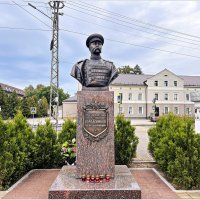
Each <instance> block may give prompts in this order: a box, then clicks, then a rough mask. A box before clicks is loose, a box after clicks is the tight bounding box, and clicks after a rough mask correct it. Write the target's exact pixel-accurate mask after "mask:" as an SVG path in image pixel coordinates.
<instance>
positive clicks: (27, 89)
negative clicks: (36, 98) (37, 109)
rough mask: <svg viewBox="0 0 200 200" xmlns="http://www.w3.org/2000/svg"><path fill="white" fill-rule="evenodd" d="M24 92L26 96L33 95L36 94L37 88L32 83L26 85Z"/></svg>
mask: <svg viewBox="0 0 200 200" xmlns="http://www.w3.org/2000/svg"><path fill="white" fill-rule="evenodd" d="M24 92H25V96H27V97H31V96H33V95H35V89H34V87H33V86H32V85H29V86H28V87H25V89H24Z"/></svg>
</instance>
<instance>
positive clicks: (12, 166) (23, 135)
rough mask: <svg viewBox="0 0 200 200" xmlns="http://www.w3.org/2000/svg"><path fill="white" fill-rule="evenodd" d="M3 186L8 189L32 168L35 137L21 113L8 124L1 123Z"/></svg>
mask: <svg viewBox="0 0 200 200" xmlns="http://www.w3.org/2000/svg"><path fill="white" fill-rule="evenodd" d="M0 127H1V128H0V129H1V130H0V134H1V142H0V143H1V145H0V146H1V153H0V155H1V156H0V163H1V164H0V165H1V167H0V168H1V175H3V178H2V179H1V181H2V186H3V187H5V188H6V187H7V186H9V185H11V184H13V183H14V182H16V181H17V180H18V179H19V178H21V177H22V176H23V175H24V174H25V173H26V172H27V171H29V170H30V169H31V168H32V164H33V162H32V160H31V156H32V153H33V149H32V146H33V141H34V135H33V133H32V129H31V128H30V127H29V125H28V124H27V121H26V119H25V118H24V117H23V115H22V113H21V112H19V111H18V112H17V115H16V116H15V117H14V119H13V120H12V121H9V122H8V123H7V124H5V123H3V122H2V121H1V122H0Z"/></svg>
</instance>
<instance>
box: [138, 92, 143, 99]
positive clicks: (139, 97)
mask: <svg viewBox="0 0 200 200" xmlns="http://www.w3.org/2000/svg"><path fill="white" fill-rule="evenodd" d="M138 100H139V101H142V93H139V94H138Z"/></svg>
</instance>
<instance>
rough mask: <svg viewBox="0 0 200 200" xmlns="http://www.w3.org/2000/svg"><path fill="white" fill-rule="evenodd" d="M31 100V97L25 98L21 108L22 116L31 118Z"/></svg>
mask: <svg viewBox="0 0 200 200" xmlns="http://www.w3.org/2000/svg"><path fill="white" fill-rule="evenodd" d="M29 98H31V97H25V98H24V99H23V100H22V107H21V110H22V114H23V115H24V116H25V117H30V114H31V113H30V106H29V101H28V99H29Z"/></svg>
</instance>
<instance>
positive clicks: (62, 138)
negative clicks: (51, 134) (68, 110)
mask: <svg viewBox="0 0 200 200" xmlns="http://www.w3.org/2000/svg"><path fill="white" fill-rule="evenodd" d="M73 138H76V122H74V121H73V120H72V119H69V118H68V119H67V120H66V121H65V123H64V124H63V126H62V130H61V132H60V133H59V135H58V141H59V142H60V143H61V144H63V143H64V142H66V141H69V140H72V139H73Z"/></svg>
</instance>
